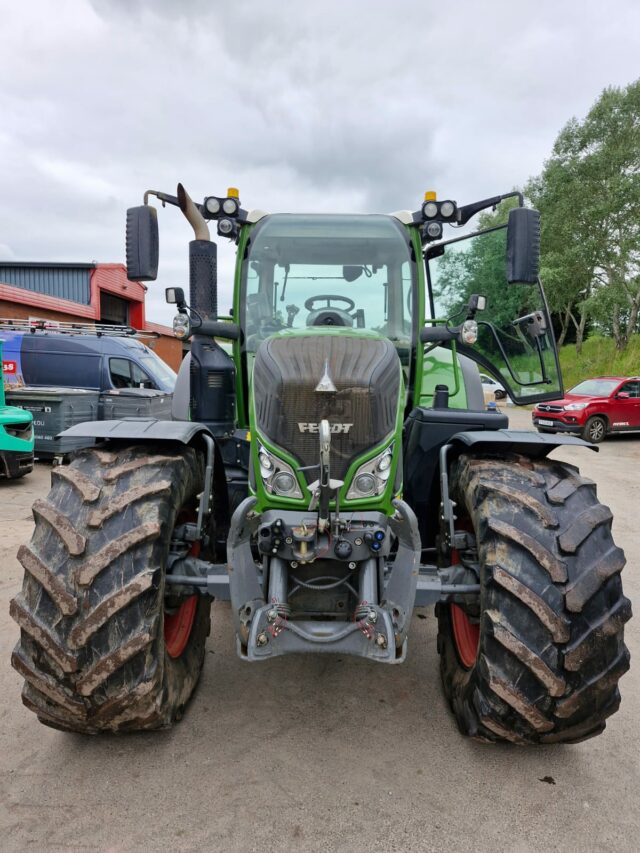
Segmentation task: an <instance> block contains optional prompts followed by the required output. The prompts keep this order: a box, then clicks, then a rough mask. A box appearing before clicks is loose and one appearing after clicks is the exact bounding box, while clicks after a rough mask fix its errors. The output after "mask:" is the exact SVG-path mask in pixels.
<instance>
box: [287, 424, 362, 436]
mask: <svg viewBox="0 0 640 853" xmlns="http://www.w3.org/2000/svg"><path fill="white" fill-rule="evenodd" d="M352 426H353V424H331V432H342V433H344V434H345V435H346V434H347V433H348V432H349V430H350V429H351V427H352ZM298 429H299V430H300V432H318V424H305V423H300V422H298Z"/></svg>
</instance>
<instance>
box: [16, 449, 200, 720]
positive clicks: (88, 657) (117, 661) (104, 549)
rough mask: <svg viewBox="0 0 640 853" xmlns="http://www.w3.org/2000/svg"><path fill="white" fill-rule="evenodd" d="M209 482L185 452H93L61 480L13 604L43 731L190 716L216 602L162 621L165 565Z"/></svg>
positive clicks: (27, 552) (19, 658)
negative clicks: (178, 530) (182, 522)
mask: <svg viewBox="0 0 640 853" xmlns="http://www.w3.org/2000/svg"><path fill="white" fill-rule="evenodd" d="M202 483H203V473H202V461H201V459H200V457H199V456H198V455H197V454H196V452H195V451H194V450H193V449H192V448H186V447H185V448H180V449H174V448H173V447H172V448H171V449H168V448H167V447H166V446H165V447H161V446H158V447H155V448H154V447H148V446H147V447H127V448H124V449H120V450H115V451H111V450H103V449H90V450H84V451H82V452H80V453H79V455H78V456H77V458H76V459H75V460H74V461H73V462H72V463H71V464H70V465H68V466H61V467H59V468H56V469H54V470H53V471H52V488H51V491H50V492H49V495H48V496H47V498H46V499H44V500H38V501H36V502H35V504H34V506H33V514H34V517H35V530H34V533H33V537H32V539H31V542H30V543H29V545H23V546H21V548H20V550H19V551H18V559H19V561H20V562H21V564H22V566H23V567H24V569H25V574H24V582H23V587H22V592H21V593H20V594H19V595H17V596H16V597H15V598H14V599H13V601H12V602H11V615H12V616H13V618H14V619H15V621H16V622H17V623H18V625H19V626H20V629H21V631H20V641H19V642H18V644H17V646H16V648H15V650H14V652H13V656H12V664H13V666H14V667H15V669H16V670H17V671H18V672H19V673H20V674H21V675H22V676H23V677H24V679H25V682H24V688H23V692H22V699H23V702H24V704H25V705H26V706H27V707H28V708H29V709H31V710H32V711H34V713H36V714H37V716H38V719H39V720H40V721H41V722H42V723H45V724H46V725H49V726H53V727H54V728H58V729H63V730H66V731H74V732H84V733H88V734H93V733H97V732H101V731H124V730H140V729H157V728H164V727H167V726H170V725H171V724H172V723H173V721H174V720H175V719H178V718H179V717H180V716H181V715H182V712H183V709H184V707H185V705H186V703H187V702H188V700H189V698H190V696H191V694H192V693H193V690H194V688H195V686H196V684H197V682H198V678H199V676H200V671H201V669H202V664H203V660H204V647H205V640H206V637H207V635H208V633H209V624H210V602H209V600H208V599H206V598H205V597H198V598H192V599H191V600H190V601H189V600H187V601H182V602H180V601H172V602H171V604H172V606H173V611H172V612H171V613H170V614H169V615H168V618H167V619H165V604H166V600H165V589H164V587H165V582H164V581H165V566H166V560H167V555H168V552H169V543H170V538H171V533H172V531H173V529H174V527H175V524H176V519H177V518H178V515H179V514H182V513H185V512H191V511H193V508H194V507H195V506H197V500H196V496H197V494H198V493H199V491H201V489H202ZM182 605H184V606H182ZM165 625H166V626H167V628H166V630H167V640H166V641H165ZM169 625H171V638H170V640H171V642H169Z"/></svg>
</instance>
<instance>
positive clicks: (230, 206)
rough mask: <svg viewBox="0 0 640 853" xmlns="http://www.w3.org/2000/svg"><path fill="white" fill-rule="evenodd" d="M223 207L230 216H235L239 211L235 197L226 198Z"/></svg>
mask: <svg viewBox="0 0 640 853" xmlns="http://www.w3.org/2000/svg"><path fill="white" fill-rule="evenodd" d="M222 209H223V211H224V212H225V213H226V214H227V215H228V216H235V215H236V213H237V212H238V202H237V201H236V200H235V199H234V198H225V200H224V201H223V202H222Z"/></svg>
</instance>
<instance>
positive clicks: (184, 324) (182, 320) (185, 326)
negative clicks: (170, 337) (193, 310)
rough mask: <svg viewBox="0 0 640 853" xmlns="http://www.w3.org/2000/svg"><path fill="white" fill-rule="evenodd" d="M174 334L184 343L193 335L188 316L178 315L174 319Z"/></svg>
mask: <svg viewBox="0 0 640 853" xmlns="http://www.w3.org/2000/svg"><path fill="white" fill-rule="evenodd" d="M173 334H174V335H175V336H176V338H178V340H179V341H184V340H185V339H186V338H188V337H189V335H190V334H191V320H190V319H189V317H188V316H187V315H186V314H176V316H175V317H174V318H173Z"/></svg>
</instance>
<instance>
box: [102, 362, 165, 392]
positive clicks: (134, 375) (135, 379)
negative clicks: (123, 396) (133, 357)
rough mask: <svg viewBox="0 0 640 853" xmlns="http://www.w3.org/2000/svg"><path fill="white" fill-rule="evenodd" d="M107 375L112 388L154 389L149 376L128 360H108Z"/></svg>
mask: <svg viewBox="0 0 640 853" xmlns="http://www.w3.org/2000/svg"><path fill="white" fill-rule="evenodd" d="M109 373H110V375H111V382H112V383H113V386H114V388H141V387H142V388H155V384H154V382H153V380H152V379H151V378H150V377H149V374H148V373H146V372H145V371H144V370H143V369H142V368H141V367H139V365H137V364H136V363H135V362H133V361H129V359H128V358H110V359H109Z"/></svg>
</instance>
